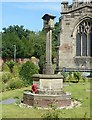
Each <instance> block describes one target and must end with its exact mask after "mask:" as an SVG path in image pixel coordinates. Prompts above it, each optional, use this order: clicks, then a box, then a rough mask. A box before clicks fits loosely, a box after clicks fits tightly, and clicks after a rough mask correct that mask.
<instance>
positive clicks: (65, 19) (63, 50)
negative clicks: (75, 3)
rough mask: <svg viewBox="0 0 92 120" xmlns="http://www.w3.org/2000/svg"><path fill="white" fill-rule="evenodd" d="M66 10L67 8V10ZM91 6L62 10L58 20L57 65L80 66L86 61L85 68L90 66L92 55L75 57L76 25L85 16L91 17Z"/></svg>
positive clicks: (66, 66)
mask: <svg viewBox="0 0 92 120" xmlns="http://www.w3.org/2000/svg"><path fill="white" fill-rule="evenodd" d="M67 11H68V10H67ZM91 12H92V7H86V6H85V7H83V8H81V9H80V8H78V9H76V10H74V11H72V12H71V11H70V12H65V11H64V12H62V13H61V20H60V22H59V29H60V31H59V38H58V40H59V47H58V59H57V60H58V61H57V67H58V69H59V70H61V69H62V68H63V67H65V68H81V67H82V65H83V64H84V63H86V62H87V63H86V67H87V68H89V69H90V68H92V57H83V58H82V57H81V58H76V29H75V28H76V27H77V25H78V24H79V23H80V22H81V21H82V20H83V19H85V18H86V17H89V16H91V17H92V13H91Z"/></svg>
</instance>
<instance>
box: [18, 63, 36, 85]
mask: <svg viewBox="0 0 92 120" xmlns="http://www.w3.org/2000/svg"><path fill="white" fill-rule="evenodd" d="M36 73H38V67H37V66H36V65H34V64H33V63H32V62H29V61H28V62H26V63H24V64H23V65H22V67H21V69H20V73H19V74H20V77H21V78H22V79H23V80H24V81H26V83H28V84H32V75H33V74H36Z"/></svg>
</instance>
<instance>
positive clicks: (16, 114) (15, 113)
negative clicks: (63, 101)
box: [2, 81, 90, 118]
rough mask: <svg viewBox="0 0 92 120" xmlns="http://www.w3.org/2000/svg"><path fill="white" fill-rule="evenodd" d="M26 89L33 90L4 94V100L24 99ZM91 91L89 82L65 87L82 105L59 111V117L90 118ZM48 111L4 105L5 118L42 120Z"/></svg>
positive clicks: (19, 90) (18, 90)
mask: <svg viewBox="0 0 92 120" xmlns="http://www.w3.org/2000/svg"><path fill="white" fill-rule="evenodd" d="M25 89H31V87H28V88H22V89H17V90H11V91H6V92H3V95H2V99H3V100H4V99H7V98H11V97H13V98H22V96H23V91H24V90H25ZM89 89H90V82H88V81H87V82H84V83H76V84H75V83H73V84H70V85H69V86H65V87H64V91H67V92H71V97H72V99H73V100H79V101H80V102H81V104H82V105H81V106H80V107H75V108H73V109H63V110H59V113H60V114H59V117H60V118H90V92H89V91H86V90H89ZM47 111H48V110H39V109H37V108H27V107H26V108H23V107H22V108H21V107H19V105H16V104H10V105H6V104H5V105H2V117H3V118H41V116H42V115H43V114H44V113H46V112H47Z"/></svg>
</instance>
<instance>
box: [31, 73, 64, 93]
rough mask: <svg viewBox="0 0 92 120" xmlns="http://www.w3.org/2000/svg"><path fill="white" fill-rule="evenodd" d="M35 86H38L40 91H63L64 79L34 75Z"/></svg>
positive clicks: (55, 76) (59, 76) (57, 76)
mask: <svg viewBox="0 0 92 120" xmlns="http://www.w3.org/2000/svg"><path fill="white" fill-rule="evenodd" d="M32 78H33V84H37V86H38V89H40V91H43V90H44V91H48V90H52V91H60V90H62V89H63V79H62V76H61V75H46V74H35V75H33V77H32Z"/></svg>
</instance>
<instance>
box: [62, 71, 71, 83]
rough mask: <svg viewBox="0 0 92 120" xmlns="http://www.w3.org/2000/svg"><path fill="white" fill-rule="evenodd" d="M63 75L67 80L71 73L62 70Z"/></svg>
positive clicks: (64, 79)
mask: <svg viewBox="0 0 92 120" xmlns="http://www.w3.org/2000/svg"><path fill="white" fill-rule="evenodd" d="M61 75H62V76H63V81H66V80H67V78H68V76H69V73H68V72H62V73H61Z"/></svg>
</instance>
